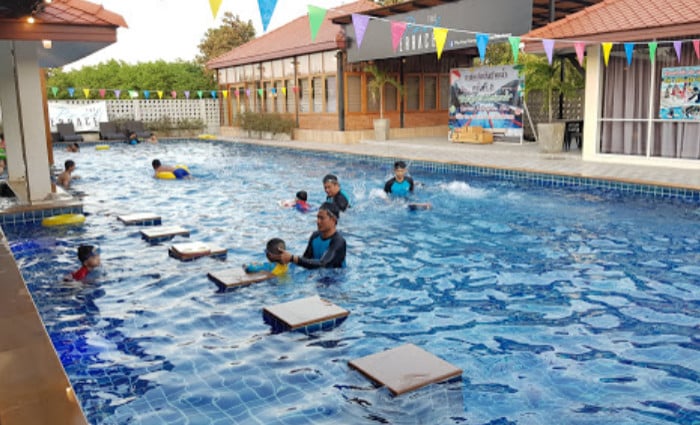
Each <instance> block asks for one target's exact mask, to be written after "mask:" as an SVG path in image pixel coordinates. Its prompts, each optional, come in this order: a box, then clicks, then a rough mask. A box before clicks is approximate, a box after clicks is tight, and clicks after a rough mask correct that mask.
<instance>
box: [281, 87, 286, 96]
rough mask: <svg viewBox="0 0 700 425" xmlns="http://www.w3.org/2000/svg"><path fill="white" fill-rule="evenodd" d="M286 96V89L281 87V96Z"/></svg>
mask: <svg viewBox="0 0 700 425" xmlns="http://www.w3.org/2000/svg"><path fill="white" fill-rule="evenodd" d="M286 95H287V88H286V87H282V96H286Z"/></svg>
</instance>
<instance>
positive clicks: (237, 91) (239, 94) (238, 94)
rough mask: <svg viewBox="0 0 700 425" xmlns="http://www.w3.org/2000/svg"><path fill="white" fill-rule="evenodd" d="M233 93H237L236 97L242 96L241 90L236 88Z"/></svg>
mask: <svg viewBox="0 0 700 425" xmlns="http://www.w3.org/2000/svg"><path fill="white" fill-rule="evenodd" d="M233 93H234V94H235V95H236V98H239V97H241V93H240V90H238V89H236V90H234V92H233Z"/></svg>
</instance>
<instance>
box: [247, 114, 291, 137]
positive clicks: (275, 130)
mask: <svg viewBox="0 0 700 425" xmlns="http://www.w3.org/2000/svg"><path fill="white" fill-rule="evenodd" d="M240 125H241V128H242V129H243V130H246V131H261V132H269V133H272V134H289V135H290V136H291V135H292V130H293V129H294V127H296V123H295V122H294V120H292V119H289V118H285V117H283V116H282V115H280V114H259V113H256V112H244V113H243V114H241V117H240Z"/></svg>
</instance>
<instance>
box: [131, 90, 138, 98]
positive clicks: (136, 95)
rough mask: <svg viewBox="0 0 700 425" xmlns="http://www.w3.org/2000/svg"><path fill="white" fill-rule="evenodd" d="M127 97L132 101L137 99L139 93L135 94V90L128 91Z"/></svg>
mask: <svg viewBox="0 0 700 425" xmlns="http://www.w3.org/2000/svg"><path fill="white" fill-rule="evenodd" d="M129 97H130V98H132V99H136V98H137V97H139V92H137V91H136V90H129Z"/></svg>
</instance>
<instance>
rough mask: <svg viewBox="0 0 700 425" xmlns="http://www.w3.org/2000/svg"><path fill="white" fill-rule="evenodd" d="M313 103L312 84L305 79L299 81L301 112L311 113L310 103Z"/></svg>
mask: <svg viewBox="0 0 700 425" xmlns="http://www.w3.org/2000/svg"><path fill="white" fill-rule="evenodd" d="M310 101H311V84H309V80H308V79H306V78H304V79H301V80H299V112H309V102H310Z"/></svg>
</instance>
